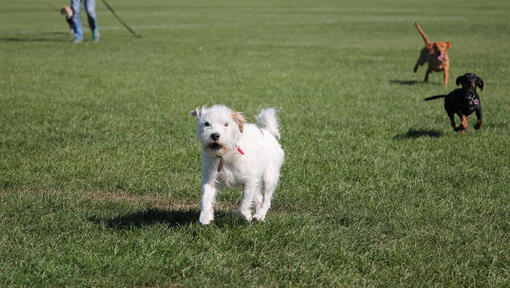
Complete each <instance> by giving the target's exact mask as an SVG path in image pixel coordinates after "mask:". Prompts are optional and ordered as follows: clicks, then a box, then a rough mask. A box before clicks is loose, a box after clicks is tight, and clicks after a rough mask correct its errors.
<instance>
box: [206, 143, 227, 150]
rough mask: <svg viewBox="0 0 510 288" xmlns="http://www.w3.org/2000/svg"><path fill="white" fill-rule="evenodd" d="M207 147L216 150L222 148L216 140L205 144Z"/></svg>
mask: <svg viewBox="0 0 510 288" xmlns="http://www.w3.org/2000/svg"><path fill="white" fill-rule="evenodd" d="M207 148H209V149H211V150H214V151H217V150H220V149H221V148H223V145H221V144H220V143H218V142H217V141H213V142H211V143H209V144H208V145H207Z"/></svg>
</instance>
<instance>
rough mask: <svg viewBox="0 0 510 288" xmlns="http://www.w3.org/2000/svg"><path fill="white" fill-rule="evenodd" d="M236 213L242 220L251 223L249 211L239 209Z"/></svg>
mask: <svg viewBox="0 0 510 288" xmlns="http://www.w3.org/2000/svg"><path fill="white" fill-rule="evenodd" d="M237 213H238V214H239V216H241V217H242V218H244V219H245V220H246V221H248V222H251V219H252V217H251V211H250V209H242V208H239V209H238V210H237Z"/></svg>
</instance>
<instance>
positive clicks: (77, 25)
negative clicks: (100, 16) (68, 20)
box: [71, 0, 97, 40]
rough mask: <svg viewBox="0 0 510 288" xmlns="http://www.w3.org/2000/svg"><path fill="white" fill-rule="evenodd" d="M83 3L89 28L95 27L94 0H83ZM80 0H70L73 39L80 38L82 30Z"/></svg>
mask: <svg viewBox="0 0 510 288" xmlns="http://www.w3.org/2000/svg"><path fill="white" fill-rule="evenodd" d="M83 2H84V3H85V11H86V12H87V18H88V20H89V26H90V30H92V31H94V30H96V29H97V17H96V0H83ZM80 6H81V0H71V8H72V9H73V23H74V39H78V40H82V39H83V31H82V29H81V18H80V8H81V7H80Z"/></svg>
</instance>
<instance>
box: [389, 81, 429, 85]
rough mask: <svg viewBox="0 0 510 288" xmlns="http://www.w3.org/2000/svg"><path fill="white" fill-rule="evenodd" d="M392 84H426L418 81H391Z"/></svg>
mask: <svg viewBox="0 0 510 288" xmlns="http://www.w3.org/2000/svg"><path fill="white" fill-rule="evenodd" d="M390 83H391V84H399V85H416V84H422V83H425V82H423V81H417V80H390Z"/></svg>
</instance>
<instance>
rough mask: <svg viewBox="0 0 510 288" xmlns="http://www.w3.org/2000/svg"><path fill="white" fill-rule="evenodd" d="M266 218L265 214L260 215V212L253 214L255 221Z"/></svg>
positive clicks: (262, 220) (261, 220)
mask: <svg viewBox="0 0 510 288" xmlns="http://www.w3.org/2000/svg"><path fill="white" fill-rule="evenodd" d="M265 219H266V216H265V215H258V214H255V215H254V216H253V221H255V222H264V220H265Z"/></svg>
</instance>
